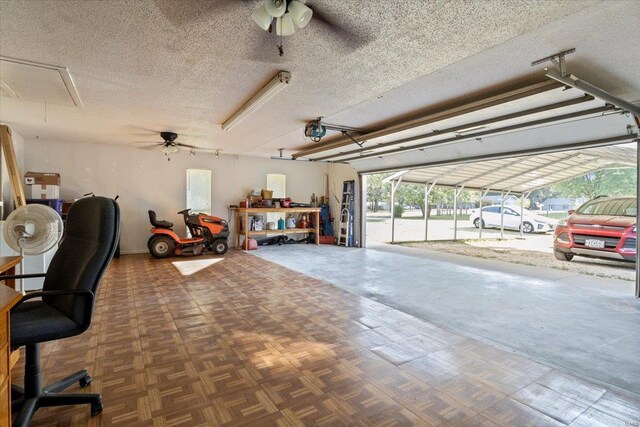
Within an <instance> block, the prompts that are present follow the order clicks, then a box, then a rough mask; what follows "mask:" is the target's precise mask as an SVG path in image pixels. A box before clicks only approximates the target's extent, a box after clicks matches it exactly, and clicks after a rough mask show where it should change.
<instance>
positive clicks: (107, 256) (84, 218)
mask: <svg viewBox="0 0 640 427" xmlns="http://www.w3.org/2000/svg"><path fill="white" fill-rule="evenodd" d="M119 224H120V209H119V208H118V204H117V203H116V202H115V200H113V199H108V198H105V197H88V198H84V199H80V200H78V201H77V202H75V203H74V204H73V205H72V206H71V208H70V209H69V214H68V216H67V222H66V229H65V237H64V239H63V240H62V243H61V244H60V247H59V248H58V250H57V251H56V253H55V255H54V256H53V259H52V260H51V264H50V265H49V269H48V270H47V272H46V274H40V275H24V276H15V277H34V276H39V277H42V276H44V278H45V279H44V285H43V288H42V291H41V292H35V293H30V294H27V295H26V296H25V297H24V298H23V299H22V301H20V303H19V304H18V305H17V306H16V307H15V308H14V309H13V310H12V311H11V348H12V349H16V348H19V347H22V346H25V347H26V360H25V372H24V387H19V386H16V385H12V387H11V391H12V396H14V401H13V403H12V408H13V409H14V413H16V414H17V415H16V417H15V421H14V423H13V425H14V426H27V425H28V424H29V421H30V420H31V418H32V417H33V415H34V413H35V412H36V411H37V410H38V408H40V407H43V406H65V405H78V404H90V405H91V415H97V414H99V413H100V412H102V397H101V396H100V394H97V393H91V394H80V393H65V394H62V393H60V391H62V390H64V389H66V388H67V387H69V386H71V385H72V384H74V383H75V382H76V381H78V382H79V383H80V386H81V387H85V386H87V385H88V384H89V383H90V382H91V377H90V376H89V373H88V372H87V371H86V370H83V371H79V372H76V373H75V374H73V375H69V376H68V377H66V378H64V379H63V380H61V381H58V382H57V383H55V384H52V385H49V386H47V387H42V386H41V377H40V350H39V344H40V343H42V342H46V341H52V340H59V339H62V338H67V337H71V336H75V335H79V334H81V333H83V332H84V331H86V330H87V328H89V325H90V324H91V316H92V314H93V306H94V301H95V296H96V292H97V290H98V285H99V284H100V279H101V278H102V275H103V274H104V272H105V270H106V268H107V266H108V265H109V263H110V262H111V259H112V257H113V254H114V252H115V250H116V246H117V242H118V236H119V233H120V225H119ZM40 297H41V298H42V299H41V300H34V299H35V298H40ZM17 411H19V413H18V412H17Z"/></svg>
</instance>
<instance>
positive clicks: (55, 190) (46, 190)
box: [24, 172, 60, 199]
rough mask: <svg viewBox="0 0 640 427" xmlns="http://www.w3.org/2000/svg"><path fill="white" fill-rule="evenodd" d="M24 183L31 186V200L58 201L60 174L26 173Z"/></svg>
mask: <svg viewBox="0 0 640 427" xmlns="http://www.w3.org/2000/svg"><path fill="white" fill-rule="evenodd" d="M24 182H25V184H27V185H31V198H32V199H59V198H60V174H59V173H54V172H27V173H25V174H24Z"/></svg>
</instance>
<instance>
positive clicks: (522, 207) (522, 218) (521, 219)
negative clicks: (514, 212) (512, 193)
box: [520, 193, 524, 239]
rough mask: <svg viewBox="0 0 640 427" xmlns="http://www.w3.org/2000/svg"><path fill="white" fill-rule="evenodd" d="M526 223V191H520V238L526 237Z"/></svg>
mask: <svg viewBox="0 0 640 427" xmlns="http://www.w3.org/2000/svg"><path fill="white" fill-rule="evenodd" d="M523 225H524V193H520V238H521V239H523V238H524V230H523V229H522V226H523Z"/></svg>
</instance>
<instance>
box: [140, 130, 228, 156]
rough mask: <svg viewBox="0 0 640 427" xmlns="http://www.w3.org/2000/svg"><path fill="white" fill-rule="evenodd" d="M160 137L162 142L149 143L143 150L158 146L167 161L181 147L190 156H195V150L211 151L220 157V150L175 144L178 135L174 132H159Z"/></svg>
mask: <svg viewBox="0 0 640 427" xmlns="http://www.w3.org/2000/svg"><path fill="white" fill-rule="evenodd" d="M160 137H161V138H162V139H163V140H164V141H163V142H150V144H152V145H150V146H147V147H145V148H147V149H149V148H154V147H157V146H160V147H161V150H162V152H163V153H164V155H165V156H167V157H168V160H169V161H170V160H171V155H172V154H175V153H177V152H178V151H180V148H181V147H182V148H188V149H189V152H190V154H191V155H192V156H195V155H196V150H203V151H213V152H214V153H215V155H216V157H219V156H220V151H221V150H219V149H213V148H204V147H196V146H195V145H189V144H183V143H181V142H176V139H178V134H177V133H175V132H160Z"/></svg>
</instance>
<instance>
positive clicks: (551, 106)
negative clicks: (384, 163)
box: [313, 95, 594, 161]
mask: <svg viewBox="0 0 640 427" xmlns="http://www.w3.org/2000/svg"><path fill="white" fill-rule="evenodd" d="M593 100H594V98H593V97H592V96H590V95H582V96H580V97H579V98H573V99H568V100H566V101H560V102H556V103H553V104H549V105H543V106H541V107H536V108H530V109H528V110H524V111H518V112H516V113H511V114H504V115H502V116H498V117H492V118H490V119H485V120H479V121H475V122H471V123H465V124H462V125H458V126H453V127H449V128H445V129H438V130H434V131H432V132H428V133H425V134H422V135H416V136H411V137H407V138H403V139H399V140H396V141H391V142H383V143H380V144H376V145H368V146H366V147H362V148H356V149H353V150H349V151H341V152H339V153H333V154H328V155H326V156H322V157H314V158H313V160H317V161H322V160H331V159H337V158H340V157H345V156H350V155H354V154H359V153H365V152H367V151H371V150H379V149H381V148H386V147H391V146H394V145H398V144H406V143H407V142H413V141H418V140H421V139H427V138H433V137H442V136H444V135H446V134H449V133H456V132H458V131H460V129H470V128H475V127H480V126H485V125H490V124H495V123H499V122H503V121H506V120H513V119H517V118H522V117H526V116H531V115H534V114H539V113H543V112H548V111H552V110H557V109H561V108H565V107H569V106H572V105H577V104H581V103H583V102H590V101H593ZM374 154H375V153H374Z"/></svg>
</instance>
